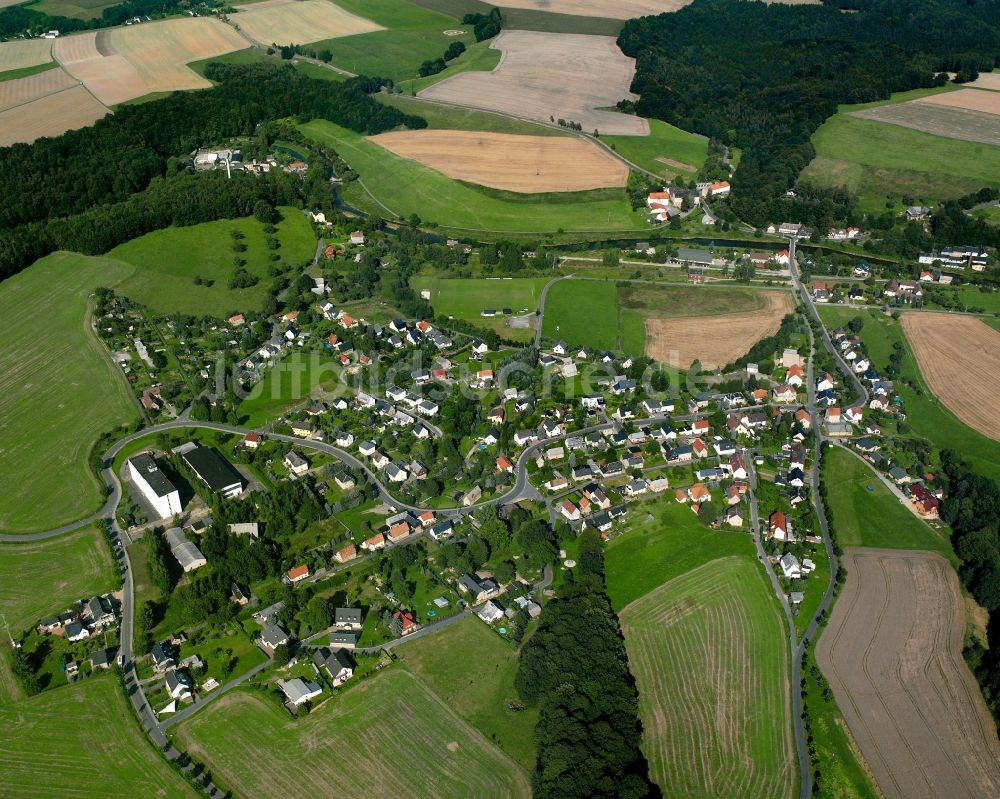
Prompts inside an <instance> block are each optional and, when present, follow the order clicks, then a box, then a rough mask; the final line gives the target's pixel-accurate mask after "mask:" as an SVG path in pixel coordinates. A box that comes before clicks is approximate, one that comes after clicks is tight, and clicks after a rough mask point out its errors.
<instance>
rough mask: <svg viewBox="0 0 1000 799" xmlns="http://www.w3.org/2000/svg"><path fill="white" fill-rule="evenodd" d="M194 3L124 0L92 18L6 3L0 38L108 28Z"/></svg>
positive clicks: (214, 1)
mask: <svg viewBox="0 0 1000 799" xmlns="http://www.w3.org/2000/svg"><path fill="white" fill-rule="evenodd" d="M192 5H195V4H193V3H190V2H188V0H125V2H122V3H119V4H118V5H114V6H111V7H110V8H105V9H104V10H103V11H101V14H100V16H97V17H93V18H91V19H76V18H74V17H64V16H60V15H58V14H55V15H52V14H46V13H45V12H44V11H37V10H35V9H33V8H28V7H27V5H17V6H9V7H7V8H5V9H3V10H0V39H4V38H7V37H10V36H21V35H23V34H25V33H27V34H28V35H29V36H38V35H40V34H41V33H43V32H45V31H49V30H57V31H59V32H60V33H61V34H64V35H65V34H67V33H74V32H76V31H85V30H94V29H97V28H111V27H114V26H115V25H124V24H125V22H126V21H127V20H130V19H132V18H133V17H162V16H166V15H168V14H177V13H180V12H182V11H183V10H185V9H187V8H188V7H190V6H192ZM197 5H200V6H204V7H206V8H222V7H223V6H224V5H225V4H224V3H221V2H218V0H204V1H203V2H199V3H197Z"/></svg>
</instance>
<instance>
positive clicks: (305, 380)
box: [239, 351, 344, 427]
mask: <svg viewBox="0 0 1000 799" xmlns="http://www.w3.org/2000/svg"><path fill="white" fill-rule="evenodd" d="M343 374H344V372H343V369H342V368H341V366H340V363H339V362H338V361H336V360H335V359H334V358H333V357H332V356H327V355H322V354H320V353H319V352H317V351H313V352H308V353H301V352H293V353H291V354H289V355H288V356H287V357H285V358H282V359H281V360H280V361H279V362H278V364H277V365H276V366H274V367H272V368H271V369H270V370H269V371H268V373H267V374H266V375H265V377H264V379H263V380H261V381H260V382H259V383H258V384H257V385H255V386H254V387H253V389H252V390H251V392H250V394H249V395H248V396H247V398H246V399H245V400H243V402H242V403H240V406H239V415H240V420H241V423H243V424H246V425H247V426H249V427H257V426H259V425H262V424H264V423H265V422H267V421H270V420H272V419H274V418H276V417H278V416H280V415H281V414H282V413H284V412H285V411H287V410H288V409H289V408H291V407H293V406H294V405H297V404H299V403H300V402H302V401H304V400H305V399H306V398H308V397H310V396H313V395H314V392H316V394H315V395H316V396H318V395H320V394H325V393H327V392H329V391H332V390H334V389H336V388H337V386H339V385H340V380H341V378H342V377H343Z"/></svg>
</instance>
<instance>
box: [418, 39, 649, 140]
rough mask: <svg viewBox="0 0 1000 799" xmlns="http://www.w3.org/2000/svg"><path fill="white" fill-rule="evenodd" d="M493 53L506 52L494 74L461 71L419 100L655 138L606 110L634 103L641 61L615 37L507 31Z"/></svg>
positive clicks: (638, 121)
mask: <svg viewBox="0 0 1000 799" xmlns="http://www.w3.org/2000/svg"><path fill="white" fill-rule="evenodd" d="M490 46H491V47H493V48H494V49H497V50H500V51H501V52H502V57H501V59H500V63H499V64H498V65H497V66H496V68H495V69H494V70H493V71H492V72H463V73H460V74H458V75H454V76H453V77H450V78H447V79H446V80H443V81H441V82H440V83H436V84H434V85H433V86H429V87H428V88H426V89H424V90H423V91H422V92H420V93H419V95H418V96H419V97H422V98H426V99H429V100H438V101H441V102H446V103H452V104H454V105H462V106H468V107H471V108H482V109H485V110H488V111H497V112H499V113H502V114H510V115H511V116H515V117H522V118H526V119H534V120H538V121H541V122H551V121H555V120H559V119H563V120H566V121H567V122H575V123H579V124H580V125H581V126H582V128H583V130H585V131H586V132H588V133H592V132H593V131H594V130H598V131H599V132H601V133H606V134H613V135H624V136H647V135H649V124H648V123H647V122H646V120H645V119H642V118H641V117H635V116H628V115H626V114H619V113H617V112H614V111H605V110H602V109H605V108H611V107H614V106H615V104H616V103H618V101H619V100H622V99H626V98H628V99H633V100H634V99H636V95H634V94H632V93H631V92H630V91H629V86H630V85H631V83H632V76H633V74H634V73H635V59H632V58H628V57H627V56H625V54H624V53H622V52H621V50H619V49H618V45H617V43H616V42H615V40H614V39H613V38H612V37H610V36H588V35H584V34H576V33H540V32H538V31H517V30H515V31H511V30H507V31H503V32H502V33H501V34H500V35H499V36H497V37H496V39H494V40H493V44H492V45H490Z"/></svg>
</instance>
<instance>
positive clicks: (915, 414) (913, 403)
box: [820, 307, 1000, 480]
mask: <svg viewBox="0 0 1000 799" xmlns="http://www.w3.org/2000/svg"><path fill="white" fill-rule="evenodd" d="M820 315H821V316H822V318H823V321H824V324H826V325H827V326H828V327H836V326H837V325H845V324H847V322H848V321H849V320H850V319H851V318H853V317H855V316H861V317H862V319H863V320H864V327H863V328H862V329H861V333H860V336H861V341H862V343H863V344H864V345H865V348H866V350H867V351H868V353H869V354H870V355H871V356H872V358H873V359H874V363H875V367H876V368H877V369H884V368H885V367H886V365H888V363H889V355H890V354H891V352H892V347H893V345H894V344H897V343H898V344H899V345H900V346H901V347H903V348H904V350H905V352H906V356H905V358H904V359H903V366H902V372H901V374H902V377H904V378H905V379H906V380H908V381H912V382H913V383H914V384H915V385H917V386H918V387H919V388H918V390H914V389H912V388H910V387H909V385H907V384H906V383H905V382H903V381H902V380H897V381H896V383H895V387H896V391H897V392H898V393H899V395H900V396H901V397H902V398H903V407H904V409H905V410H906V423H907V424H908V425H910V426H911V427H912V428H913V431H914V433H915V434H917V435H919V436H923V437H924V438H927V439H929V440H930V441H932V442H933V443H934V445H935V446H937V447H938V448H939V449H956V450H958V451H959V452H961V453H962V457H963V458H965V459H966V460H967V461H968V462H969V464H970V466H971V467H972V468H973V470H974V471H976V472H978V473H979V474H982V475H985V476H987V477H991V478H992V479H994V480H1000V443H998V442H996V441H994V440H993V439H991V438H988V437H987V436H984V435H983V434H982V433H980V432H979V431H977V430H973V429H972V428H971V427H969V426H968V425H967V424H965V423H963V422H962V421H961V420H960V419H959V418H958V417H956V416H955V415H954V414H953V413H952V412H951V411H950V410H948V408H947V407H945V405H944V404H943V403H942V402H941V401H940V400H938V399H937V398H936V397H935V396H934V395H933V394H932V393H931V391H930V388H929V387H928V386H927V384H926V382H925V380H924V377H923V375H922V374H921V373H920V369H919V368H918V367H917V362H916V359H915V358H914V356H913V352H912V351H911V350H910V345H909V342H908V341H907V338H906V336H905V334H904V333H903V329H902V326H901V325H900V323H899V322H897V321H895V320H894V319H891V318H890V317H888V316H885V315H884V314H882V313H879V312H877V311H864V310H861V309H854V308H823V307H821V308H820Z"/></svg>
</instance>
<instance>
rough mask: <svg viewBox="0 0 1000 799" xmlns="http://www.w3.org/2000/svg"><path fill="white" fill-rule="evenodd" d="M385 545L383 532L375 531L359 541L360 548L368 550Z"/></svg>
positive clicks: (381, 547)
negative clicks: (369, 536)
mask: <svg viewBox="0 0 1000 799" xmlns="http://www.w3.org/2000/svg"><path fill="white" fill-rule="evenodd" d="M384 547H385V535H384V534H383V533H375V535H373V536H372V537H371V538H366V539H365V540H364V541H363V542H362V543H361V548H362V549H367V550H369V551H374V550H376V549H383V548H384Z"/></svg>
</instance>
